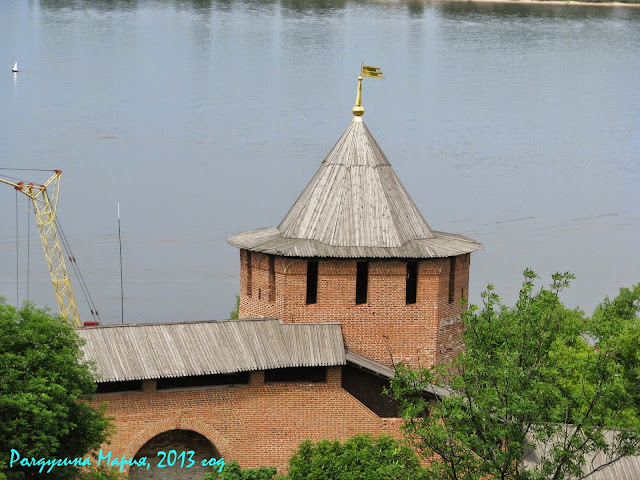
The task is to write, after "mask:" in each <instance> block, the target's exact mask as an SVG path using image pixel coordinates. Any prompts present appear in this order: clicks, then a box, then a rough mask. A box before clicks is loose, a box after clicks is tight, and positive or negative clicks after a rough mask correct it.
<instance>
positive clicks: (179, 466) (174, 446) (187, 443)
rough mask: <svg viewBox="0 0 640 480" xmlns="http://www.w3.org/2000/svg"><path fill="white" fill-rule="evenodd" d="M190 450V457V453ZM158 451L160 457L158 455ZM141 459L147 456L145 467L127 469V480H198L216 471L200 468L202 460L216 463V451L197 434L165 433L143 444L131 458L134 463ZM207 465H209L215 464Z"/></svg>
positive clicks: (180, 431) (190, 432)
mask: <svg viewBox="0 0 640 480" xmlns="http://www.w3.org/2000/svg"><path fill="white" fill-rule="evenodd" d="M191 451H193V454H190V452H191ZM158 452H164V454H162V453H161V454H160V455H158ZM183 452H184V454H183ZM142 457H147V463H148V464H149V468H146V467H137V466H135V465H133V466H131V470H129V480H159V479H162V480H178V479H180V480H202V478H203V477H204V474H205V473H209V472H211V471H213V469H214V468H215V469H216V471H217V470H218V468H219V467H218V466H216V467H213V466H208V465H207V466H203V465H202V461H203V460H207V461H209V460H210V459H211V458H215V459H216V460H218V459H219V458H220V452H218V450H217V449H216V447H215V446H214V445H213V444H212V443H211V442H210V441H209V440H207V438H206V437H205V436H203V435H200V434H199V433H197V432H194V431H192V430H169V431H166V432H162V433H160V434H158V435H156V436H155V437H153V438H152V439H151V440H149V441H148V442H147V443H145V444H144V445H143V446H142V447H141V448H140V450H138V452H137V453H136V456H135V457H134V459H135V460H136V461H138V460H139V459H140V458H142ZM192 461H193V464H192ZM209 463H211V465H213V464H214V463H215V461H210V462H209ZM188 465H189V467H187V466H188Z"/></svg>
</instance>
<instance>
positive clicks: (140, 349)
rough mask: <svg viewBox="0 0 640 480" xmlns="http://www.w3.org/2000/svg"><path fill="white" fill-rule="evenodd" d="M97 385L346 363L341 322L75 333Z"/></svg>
mask: <svg viewBox="0 0 640 480" xmlns="http://www.w3.org/2000/svg"><path fill="white" fill-rule="evenodd" d="M77 332H78V334H79V335H80V336H81V337H82V338H84V339H85V340H86V344H85V345H84V347H83V352H84V356H85V359H86V360H90V361H93V362H95V365H96V370H97V376H98V378H97V381H98V382H116V381H128V380H146V379H152V378H171V377H186V376H192V375H211V374H220V373H235V372H246V371H252V370H268V369H272V368H285V367H319V366H333V365H344V364H345V363H346V357H345V350H344V344H343V340H342V331H341V327H340V324H339V323H333V324H326V323H315V324H306V323H286V324H285V323H282V322H281V321H280V320H277V319H251V320H223V321H205V322H182V323H155V324H137V325H135V324H134V325H104V326H98V327H85V328H79V329H78V330H77Z"/></svg>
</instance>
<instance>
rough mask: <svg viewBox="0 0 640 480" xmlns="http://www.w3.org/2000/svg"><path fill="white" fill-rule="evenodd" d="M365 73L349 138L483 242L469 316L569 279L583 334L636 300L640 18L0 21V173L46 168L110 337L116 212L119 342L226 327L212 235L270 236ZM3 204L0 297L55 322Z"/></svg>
mask: <svg viewBox="0 0 640 480" xmlns="http://www.w3.org/2000/svg"><path fill="white" fill-rule="evenodd" d="M15 60H17V61H18V64H19V69H20V72H19V73H18V74H17V75H16V76H14V75H12V73H11V67H12V66H13V62H14V61H15ZM363 61H364V63H365V64H370V65H375V66H379V67H381V68H382V69H383V71H384V73H385V76H386V79H385V80H370V79H365V82H364V93H363V104H364V107H365V109H366V113H365V116H364V119H365V121H366V122H367V125H368V126H369V128H370V130H371V131H372V132H373V134H374V136H375V137H376V139H377V141H378V143H379V144H380V146H381V147H382V149H383V150H384V152H385V153H386V155H387V157H388V158H389V160H390V161H391V163H392V165H393V166H394V168H395V170H396V173H397V174H398V176H399V177H400V179H401V180H402V181H403V183H404V185H405V187H406V188H407V190H408V191H409V193H410V194H411V195H412V197H413V199H414V201H415V202H416V204H417V205H418V207H419V208H420V209H421V211H422V213H423V215H424V216H425V218H426V219H427V221H428V222H429V223H430V225H431V227H432V228H434V229H435V230H444V231H450V232H456V233H461V234H464V235H467V236H469V237H472V238H474V239H476V240H478V241H480V242H482V243H483V244H484V247H485V249H484V250H483V251H481V252H478V253H474V254H473V256H472V267H471V301H472V302H474V303H477V302H479V301H480V296H479V294H480V292H481V291H482V289H483V288H484V287H485V286H486V285H487V284H488V283H493V284H495V285H496V288H497V291H498V292H499V293H500V294H502V296H503V297H504V298H505V300H506V301H507V302H511V303H512V302H513V301H514V300H515V298H516V294H517V290H518V286H519V284H520V281H521V272H522V270H523V269H524V268H525V267H531V268H533V269H534V270H535V271H536V272H538V273H539V274H540V275H541V276H542V277H543V278H544V280H545V282H547V281H548V280H549V275H550V274H551V273H553V272H555V271H571V272H573V273H574V274H575V275H576V277H577V278H576V280H575V281H574V282H573V285H572V287H571V288H570V289H569V290H568V291H567V292H566V293H565V295H564V296H563V298H564V300H565V302H566V303H567V305H570V306H572V307H575V306H580V307H581V308H582V309H584V310H585V311H586V312H587V313H591V312H592V310H593V308H594V307H595V305H596V304H597V303H598V302H599V301H601V300H602V299H603V298H604V296H605V295H606V294H608V295H615V294H616V292H617V290H618V288H619V287H620V286H630V285H631V284H633V283H636V282H638V281H640V253H639V251H640V249H639V246H640V8H632V7H622V8H621V7H617V8H616V7H597V6H594V7H584V6H564V5H563V6H557V5H511V4H509V5H503V4H495V3H494V4H478V3H466V2H465V3H426V4H423V3H403V2H390V3H386V2H382V3H376V2H368V1H364V0H363V1H353V2H347V1H341V0H317V1H309V0H280V1H255V0H237V1H228V0H216V1H212V0H198V1H196V0H193V1H188V0H163V1H160V0H144V1H142V0H141V1H135V0H129V1H117V0H76V1H60V0H40V1H36V0H3V1H2V2H0V105H1V107H0V112H2V114H1V115H0V167H2V168H43V169H53V168H58V169H62V170H63V177H62V183H61V190H60V202H59V218H60V220H61V222H62V226H63V228H64V231H65V234H66V236H67V237H68V239H69V242H70V244H71V246H72V248H73V251H74V254H75V257H76V259H77V261H78V264H79V265H80V268H81V269H82V271H83V274H84V278H85V280H86V282H87V284H88V286H89V288H90V293H91V296H92V297H93V300H94V301H95V303H96V305H97V307H98V309H99V312H100V315H101V318H102V321H103V323H116V322H120V321H121V304H120V269H119V247H118V220H117V203H118V202H119V203H120V209H121V228H122V248H123V268H124V275H123V276H124V296H125V302H124V320H125V322H155V321H162V322H166V321H183V320H201V319H216V318H226V317H228V314H229V311H230V310H231V308H232V307H233V304H234V298H235V294H236V292H238V289H239V280H238V273H239V258H238V257H239V255H238V251H237V250H236V249H234V248H233V247H231V246H229V245H228V244H227V243H226V238H227V237H228V236H229V235H230V234H232V233H234V232H238V231H242V230H247V229H254V228H260V227H266V226H276V225H277V224H278V223H279V222H280V220H281V219H282V218H283V217H284V215H285V213H286V212H287V210H288V209H289V207H290V206H291V205H292V204H293V203H294V201H295V200H296V198H297V196H298V195H299V194H300V192H301V191H302V190H303V188H304V187H305V185H306V184H307V182H308V181H309V180H310V178H311V177H312V175H313V173H314V172H315V171H316V169H317V168H318V166H319V165H320V162H321V161H322V160H323V158H324V156H325V155H326V154H327V153H328V152H329V150H330V149H331V147H332V146H333V144H334V143H335V142H336V141H337V139H338V138H339V137H340V135H341V134H342V132H343V130H344V129H345V128H346V127H347V125H348V123H349V121H350V120H351V107H352V106H353V103H354V99H355V98H354V97H355V90H356V84H357V82H356V78H357V75H358V72H359V67H360V64H361V62H363ZM0 177H2V178H8V177H15V178H20V179H24V180H27V181H33V182H36V183H42V182H43V181H44V180H46V179H47V178H48V177H49V173H48V172H38V171H18V172H16V171H9V170H0ZM22 197H24V196H17V195H16V192H15V191H14V190H13V189H11V187H8V186H2V185H0V266H1V267H2V268H1V269H0V270H1V271H0V295H4V296H5V297H6V298H7V301H8V302H9V303H12V304H15V303H16V301H17V300H18V301H19V302H22V301H23V300H24V299H25V298H27V292H28V296H29V298H30V299H31V300H33V301H35V302H36V303H37V304H39V305H49V306H51V307H52V308H53V309H54V310H56V308H55V307H56V304H55V299H54V296H53V291H52V288H51V284H50V282H49V279H48V273H47V270H46V266H45V260H44V257H43V254H42V248H41V246H40V242H39V239H38V238H37V236H36V232H35V228H34V224H33V221H29V220H28V219H29V215H30V213H29V212H28V210H27V205H28V202H27V199H26V197H24V198H22ZM16 208H17V212H16ZM16 224H17V227H16ZM28 232H30V236H29V235H28ZM28 238H30V241H27V239H28ZM72 281H74V285H77V282H76V281H75V278H73V279H72ZM76 296H77V297H79V298H78V303H79V305H80V310H81V315H82V316H83V318H84V319H88V317H89V315H88V308H87V307H86V303H85V302H84V300H83V299H82V295H81V292H80V289H79V288H78V287H77V286H76Z"/></svg>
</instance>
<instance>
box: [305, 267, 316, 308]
mask: <svg viewBox="0 0 640 480" xmlns="http://www.w3.org/2000/svg"><path fill="white" fill-rule="evenodd" d="M317 302H318V262H317V261H309V262H307V304H311V303H317Z"/></svg>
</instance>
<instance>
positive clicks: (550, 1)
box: [425, 0, 640, 7]
mask: <svg viewBox="0 0 640 480" xmlns="http://www.w3.org/2000/svg"><path fill="white" fill-rule="evenodd" d="M425 1H426V2H471V3H509V4H515V5H517V4H523V5H580V6H588V7H640V2H633V3H626V2H606V1H605V2H582V1H579V0H576V1H574V0H425Z"/></svg>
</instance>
